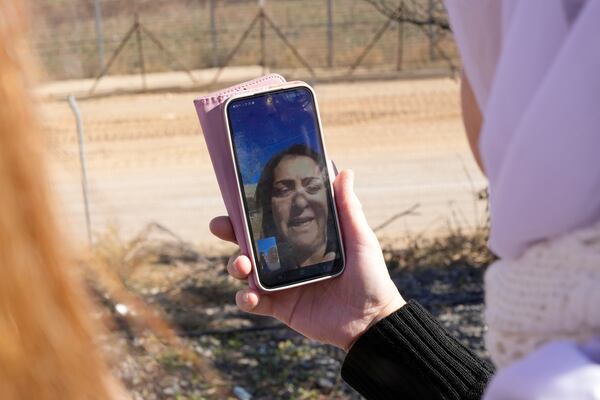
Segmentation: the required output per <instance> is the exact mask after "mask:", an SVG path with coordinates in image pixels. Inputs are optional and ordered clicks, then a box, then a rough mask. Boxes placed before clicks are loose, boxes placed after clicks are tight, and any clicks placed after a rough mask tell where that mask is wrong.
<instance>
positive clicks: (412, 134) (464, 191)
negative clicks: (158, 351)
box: [41, 78, 485, 251]
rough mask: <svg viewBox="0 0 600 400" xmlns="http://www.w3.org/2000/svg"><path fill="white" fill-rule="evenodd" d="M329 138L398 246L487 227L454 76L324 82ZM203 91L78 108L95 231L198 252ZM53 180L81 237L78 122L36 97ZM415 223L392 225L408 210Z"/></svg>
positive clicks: (207, 211)
mask: <svg viewBox="0 0 600 400" xmlns="http://www.w3.org/2000/svg"><path fill="white" fill-rule="evenodd" d="M315 89H316V92H317V95H318V99H319V102H320V107H321V114H322V119H323V125H324V130H325V140H326V145H327V148H328V151H329V154H330V156H331V157H332V158H333V159H334V160H335V162H336V164H337V165H338V167H339V168H340V169H343V168H351V169H353V170H354V171H355V173H356V192H357V194H358V196H359V198H360V199H361V201H362V203H363V207H364V210H365V213H366V215H367V217H368V220H369V222H370V224H371V226H372V227H374V228H377V227H380V226H381V225H382V224H385V227H383V228H381V229H378V234H379V235H380V236H381V237H382V238H385V239H391V240H398V239H400V238H407V237H414V236H415V235H435V234H436V233H439V232H440V231H442V230H447V229H448V227H451V228H456V227H461V228H464V229H469V228H472V227H474V226H477V225H479V224H481V223H483V222H484V221H485V203H484V202H482V201H481V200H477V192H478V191H480V190H482V189H483V188H485V180H484V178H483V176H482V175H481V173H480V172H479V171H478V169H477V167H476V165H475V163H474V161H473V160H472V158H471V156H470V152H469V149H468V144H467V142H466V139H465V138H464V134H463V128H462V124H461V121H460V107H459V101H458V94H459V93H458V82H456V81H453V80H451V79H446V78H439V79H426V80H425V79H424V80H403V81H372V82H356V83H335V84H320V85H317V86H316V87H315ZM201 94H202V93H193V92H187V93H176V94H175V93H162V94H145V95H121V96H112V97H103V98H97V99H90V100H85V101H81V102H80V107H81V110H82V115H83V119H84V128H85V136H86V143H85V147H86V148H85V155H86V160H87V164H88V175H89V190H90V194H89V198H90V209H91V223H92V229H93V232H94V235H96V236H97V235H101V234H103V233H104V232H106V231H107V229H109V228H111V229H113V230H115V231H117V232H119V234H120V235H122V236H123V238H130V237H132V236H133V235H135V234H136V233H137V232H139V231H140V230H142V229H143V227H144V226H146V225H147V224H148V223H149V222H152V221H154V222H158V223H160V224H162V225H164V226H166V227H168V228H169V229H171V230H172V231H173V232H175V233H176V234H178V235H180V236H181V237H182V238H184V239H185V240H187V241H190V242H193V243H195V244H197V245H199V246H200V248H202V249H206V250H208V249H211V250H215V251H217V250H223V249H227V247H223V245H222V244H221V243H219V242H218V241H217V240H216V239H215V238H213V237H211V235H210V233H209V232H208V221H209V220H210V218H211V217H213V216H215V215H219V214H223V213H224V206H223V203H222V200H221V197H220V193H219V189H218V187H217V183H216V180H215V177H214V174H213V171H212V166H211V163H210V159H209V156H208V152H207V150H206V146H205V144H204V140H203V138H202V132H201V129H200V125H199V122H198V119H197V117H196V114H195V110H194V107H193V104H192V100H193V99H194V97H196V96H198V95H201ZM41 108H42V113H43V118H42V123H43V126H44V134H45V137H46V143H47V146H48V149H49V154H50V170H49V173H50V179H51V184H52V186H53V188H54V189H55V191H56V193H57V199H58V203H59V204H58V205H59V209H60V213H61V217H62V218H64V220H65V224H64V226H65V228H66V229H67V230H68V231H69V232H71V234H72V235H74V236H75V237H76V238H78V239H79V240H81V241H84V240H85V229H86V228H85V218H84V206H83V198H82V191H81V183H80V176H81V174H80V163H79V155H78V145H77V135H76V130H75V119H74V117H73V114H72V112H71V111H70V109H69V106H68V104H67V102H66V101H64V100H48V99H46V100H43V101H42V102H41ZM413 207H414V209H413V212H412V213H410V215H405V216H402V217H401V218H397V219H394V216H395V215H397V214H398V213H402V212H403V211H405V210H407V209H411V208H413Z"/></svg>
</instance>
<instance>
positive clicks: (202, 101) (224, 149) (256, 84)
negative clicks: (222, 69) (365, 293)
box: [194, 74, 337, 287]
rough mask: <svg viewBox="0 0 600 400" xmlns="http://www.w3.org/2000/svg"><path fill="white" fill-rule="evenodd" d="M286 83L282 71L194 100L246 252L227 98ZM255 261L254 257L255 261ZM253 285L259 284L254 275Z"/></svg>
mask: <svg viewBox="0 0 600 400" xmlns="http://www.w3.org/2000/svg"><path fill="white" fill-rule="evenodd" d="M284 83H286V80H285V79H284V78H283V77H282V76H281V75H278V74H270V75H266V76H263V77H261V78H257V79H254V80H251V81H248V82H244V83H241V84H239V85H236V86H232V87H230V88H227V89H224V90H221V91H219V92H216V93H213V94H210V95H208V96H204V97H199V98H197V99H196V100H194V105H195V106H196V112H197V113H198V118H199V119H200V125H201V126H202V131H203V132H204V140H205V141H206V146H207V148H208V152H209V154H210V159H211V161H212V164H213V168H214V170H215V174H216V176H217V182H218V183H219V189H220V190H221V196H222V197H223V201H224V202H225V208H226V209H227V213H228V214H229V219H230V220H231V225H232V226H233V231H234V233H235V237H236V239H237V242H238V244H239V246H240V250H241V252H242V254H246V255H249V254H250V253H251V251H250V246H251V244H250V243H248V242H247V235H246V232H244V229H245V228H244V218H245V217H244V205H243V204H242V203H241V200H240V196H239V192H238V190H239V189H238V187H237V179H236V176H235V169H234V164H233V159H232V155H231V149H230V147H229V139H228V137H227V135H228V133H227V126H226V122H225V113H224V107H225V102H226V101H227V99H229V98H230V97H232V96H233V95H236V94H238V93H240V92H243V91H244V90H248V89H255V88H260V87H265V86H278V85H282V84H284ZM327 164H328V169H329V176H331V177H335V176H336V175H337V170H336V168H335V165H334V164H333V163H332V162H331V161H330V160H328V162H327ZM252 263H253V264H254V261H252ZM250 286H252V287H256V284H255V283H254V282H253V279H251V280H250Z"/></svg>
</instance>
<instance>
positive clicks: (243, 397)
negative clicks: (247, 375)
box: [233, 386, 252, 400]
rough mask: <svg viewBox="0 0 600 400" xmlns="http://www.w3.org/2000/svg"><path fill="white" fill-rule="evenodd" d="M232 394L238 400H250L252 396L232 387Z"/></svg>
mask: <svg viewBox="0 0 600 400" xmlns="http://www.w3.org/2000/svg"><path fill="white" fill-rule="evenodd" d="M233 394H234V395H235V397H237V398H238V399H239V400H252V395H251V394H250V393H248V391H247V390H246V389H244V388H243V387H241V386H234V388H233Z"/></svg>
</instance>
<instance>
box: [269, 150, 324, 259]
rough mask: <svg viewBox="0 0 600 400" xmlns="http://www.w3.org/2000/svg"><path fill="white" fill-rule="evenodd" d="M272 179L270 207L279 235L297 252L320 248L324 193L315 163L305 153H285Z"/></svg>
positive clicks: (319, 173) (320, 176) (307, 251)
mask: <svg viewBox="0 0 600 400" xmlns="http://www.w3.org/2000/svg"><path fill="white" fill-rule="evenodd" d="M273 178H274V179H273V191H272V193H273V196H272V198H271V207H272V211H273V219H274V221H275V226H276V227H277V231H278V233H279V235H280V236H282V237H283V238H284V239H286V240H287V241H288V243H290V244H291V245H292V246H293V247H294V249H295V250H296V251H298V252H301V253H304V254H307V253H308V254H311V253H314V252H315V251H319V250H320V251H324V246H325V244H326V241H327V217H328V208H327V194H326V193H325V183H324V181H323V175H322V173H321V170H320V169H319V166H318V165H317V163H316V162H315V161H314V160H313V159H312V158H310V157H308V156H302V155H288V156H285V157H283V158H282V159H281V161H280V162H279V164H278V165H277V167H275V170H274V176H273Z"/></svg>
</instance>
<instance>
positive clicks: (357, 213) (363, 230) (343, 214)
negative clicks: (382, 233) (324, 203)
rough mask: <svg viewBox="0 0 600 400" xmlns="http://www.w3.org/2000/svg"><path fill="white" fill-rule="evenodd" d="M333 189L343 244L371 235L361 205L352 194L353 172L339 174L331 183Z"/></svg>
mask: <svg viewBox="0 0 600 400" xmlns="http://www.w3.org/2000/svg"><path fill="white" fill-rule="evenodd" d="M333 189H334V192H335V203H336V206H337V211H338V216H339V220H340V225H341V228H342V235H343V236H344V242H346V244H348V243H352V242H354V241H356V240H357V239H358V240H360V239H362V238H365V235H369V234H373V232H372V231H371V227H369V224H368V222H367V218H366V217H365V213H364V212H363V209H362V205H361V204H360V201H359V200H358V197H356V194H355V193H354V172H353V171H352V170H344V171H342V172H340V174H339V175H338V176H337V177H336V178H335V181H334V182H333Z"/></svg>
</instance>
